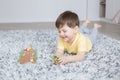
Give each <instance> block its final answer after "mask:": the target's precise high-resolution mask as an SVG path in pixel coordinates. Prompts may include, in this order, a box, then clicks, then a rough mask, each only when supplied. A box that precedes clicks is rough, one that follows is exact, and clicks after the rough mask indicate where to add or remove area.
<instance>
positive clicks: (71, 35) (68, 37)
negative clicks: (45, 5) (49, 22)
mask: <svg viewBox="0 0 120 80" xmlns="http://www.w3.org/2000/svg"><path fill="white" fill-rule="evenodd" d="M58 31H59V36H60V37H61V38H62V39H63V40H64V41H66V42H68V43H72V42H73V40H74V39H75V35H76V32H77V31H78V27H77V26H76V27H75V28H70V27H69V26H68V25H64V26H63V27H61V28H59V29H58Z"/></svg>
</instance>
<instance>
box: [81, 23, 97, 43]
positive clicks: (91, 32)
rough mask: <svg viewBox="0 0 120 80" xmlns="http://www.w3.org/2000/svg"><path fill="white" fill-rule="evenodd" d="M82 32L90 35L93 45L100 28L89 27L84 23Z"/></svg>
mask: <svg viewBox="0 0 120 80" xmlns="http://www.w3.org/2000/svg"><path fill="white" fill-rule="evenodd" d="M80 32H81V33H82V34H84V35H85V36H87V37H89V38H90V40H91V42H92V44H93V45H94V44H95V42H96V39H97V34H98V30H97V29H96V28H93V29H88V28H87V27H86V26H84V25H82V26H80Z"/></svg>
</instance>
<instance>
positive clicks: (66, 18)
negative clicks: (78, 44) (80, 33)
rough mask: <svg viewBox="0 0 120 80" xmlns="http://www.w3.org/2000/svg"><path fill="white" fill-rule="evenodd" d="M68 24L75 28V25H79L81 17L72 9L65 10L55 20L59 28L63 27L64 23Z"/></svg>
mask: <svg viewBox="0 0 120 80" xmlns="http://www.w3.org/2000/svg"><path fill="white" fill-rule="evenodd" d="M65 24H66V25H68V26H69V27H70V28H74V27H75V26H78V27H79V24H80V23H79V17H78V15H77V14H76V13H74V12H71V11H65V12H63V13H62V14H60V15H59V16H58V18H57V20H56V22H55V25H56V27H57V28H61V27H63V26H64V25H65Z"/></svg>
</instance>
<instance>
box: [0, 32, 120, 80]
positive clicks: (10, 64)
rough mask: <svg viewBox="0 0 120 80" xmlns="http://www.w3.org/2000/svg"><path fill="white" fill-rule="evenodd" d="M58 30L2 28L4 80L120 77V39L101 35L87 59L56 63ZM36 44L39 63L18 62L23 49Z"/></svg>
mask: <svg viewBox="0 0 120 80" xmlns="http://www.w3.org/2000/svg"><path fill="white" fill-rule="evenodd" d="M57 35H58V34H57V31H55V30H8V31H0V80H120V41H117V40H115V39H112V38H110V37H107V36H105V35H103V34H99V35H98V38H97V42H96V44H95V45H94V47H93V49H92V51H91V52H89V53H88V54H86V56H85V59H84V60H83V61H80V62H76V63H69V64H65V65H54V64H53V63H52V56H53V55H54V53H55V49H56V44H57V39H58V37H57ZM29 45H32V47H33V49H35V50H36V52H37V62H36V63H35V64H32V63H26V64H20V63H19V62H18V59H19V56H20V51H21V50H23V49H24V48H26V47H28V46H29Z"/></svg>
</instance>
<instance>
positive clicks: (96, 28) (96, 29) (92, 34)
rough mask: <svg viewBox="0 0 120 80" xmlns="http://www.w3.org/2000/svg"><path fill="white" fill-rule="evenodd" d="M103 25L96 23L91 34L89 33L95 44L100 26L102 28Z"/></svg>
mask: <svg viewBox="0 0 120 80" xmlns="http://www.w3.org/2000/svg"><path fill="white" fill-rule="evenodd" d="M100 27H101V25H99V24H96V23H95V24H94V28H93V29H92V31H91V34H89V38H90V39H91V41H92V43H93V44H95V42H96V39H97V34H98V28H100Z"/></svg>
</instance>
